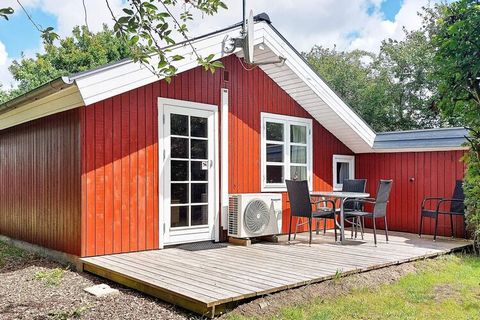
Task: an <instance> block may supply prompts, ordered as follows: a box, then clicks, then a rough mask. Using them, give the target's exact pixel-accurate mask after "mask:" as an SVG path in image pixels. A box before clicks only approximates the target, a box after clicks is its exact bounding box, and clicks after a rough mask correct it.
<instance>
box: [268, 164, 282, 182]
mask: <svg viewBox="0 0 480 320" xmlns="http://www.w3.org/2000/svg"><path fill="white" fill-rule="evenodd" d="M283 181H284V176H283V166H267V183H283Z"/></svg>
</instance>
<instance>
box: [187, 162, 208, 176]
mask: <svg viewBox="0 0 480 320" xmlns="http://www.w3.org/2000/svg"><path fill="white" fill-rule="evenodd" d="M202 162H205V161H192V162H191V167H192V181H207V173H208V169H207V170H205V163H202ZM207 165H208V162H207Z"/></svg>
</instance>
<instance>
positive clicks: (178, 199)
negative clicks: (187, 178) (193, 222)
mask: <svg viewBox="0 0 480 320" xmlns="http://www.w3.org/2000/svg"><path fill="white" fill-rule="evenodd" d="M171 191H172V195H171V198H172V200H171V202H172V204H180V203H188V183H172V184H171Z"/></svg>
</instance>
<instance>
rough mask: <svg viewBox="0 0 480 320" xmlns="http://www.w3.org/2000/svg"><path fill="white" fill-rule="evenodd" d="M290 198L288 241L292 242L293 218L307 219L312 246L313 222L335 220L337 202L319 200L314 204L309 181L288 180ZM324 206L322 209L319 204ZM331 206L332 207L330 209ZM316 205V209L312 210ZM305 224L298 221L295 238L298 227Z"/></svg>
mask: <svg viewBox="0 0 480 320" xmlns="http://www.w3.org/2000/svg"><path fill="white" fill-rule="evenodd" d="M285 182H286V184H287V192H288V198H289V200H290V224H289V227H288V241H290V236H291V231H292V218H293V217H299V218H307V219H308V221H307V222H306V223H308V229H309V232H310V238H309V242H308V243H309V244H312V221H313V219H332V220H335V202H334V201H332V200H319V201H315V202H312V201H311V199H310V192H309V190H308V183H307V181H293V180H286V181H285ZM321 203H323V204H324V206H322V207H320V206H319V204H321ZM328 204H331V205H332V206H331V207H328ZM312 205H315V207H316V209H315V210H313V209H312ZM303 224H305V223H300V224H299V221H297V224H296V226H295V236H296V235H297V229H298V226H300V225H303ZM335 241H337V227H336V224H335Z"/></svg>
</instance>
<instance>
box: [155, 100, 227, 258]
mask: <svg viewBox="0 0 480 320" xmlns="http://www.w3.org/2000/svg"><path fill="white" fill-rule="evenodd" d="M165 105H171V106H174V107H178V108H185V109H196V110H202V111H211V112H213V135H214V142H213V150H214V155H213V176H214V178H213V181H212V183H213V184H214V186H213V188H212V189H213V190H214V195H213V201H214V204H213V208H214V215H213V232H214V240H215V241H216V242H218V241H219V240H220V214H219V210H220V203H219V202H220V188H219V187H220V183H219V182H220V178H219V176H220V175H219V167H220V166H219V164H220V163H219V138H220V137H219V129H218V128H219V124H218V106H216V105H213V104H206V103H198V102H192V101H186V100H177V99H168V98H162V97H158V107H157V110H158V212H157V214H158V234H159V236H158V241H159V247H160V248H161V249H162V248H163V247H164V245H165V241H164V234H165V232H164V231H165V228H166V226H165V219H164V215H165V212H164V211H165V210H164V206H165V200H164V192H163V189H164V187H165V181H164V178H165V169H166V161H167V159H166V158H164V149H165V139H168V138H169V137H168V136H165V135H164V127H165V123H164V120H165V116H164V106H165Z"/></svg>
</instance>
